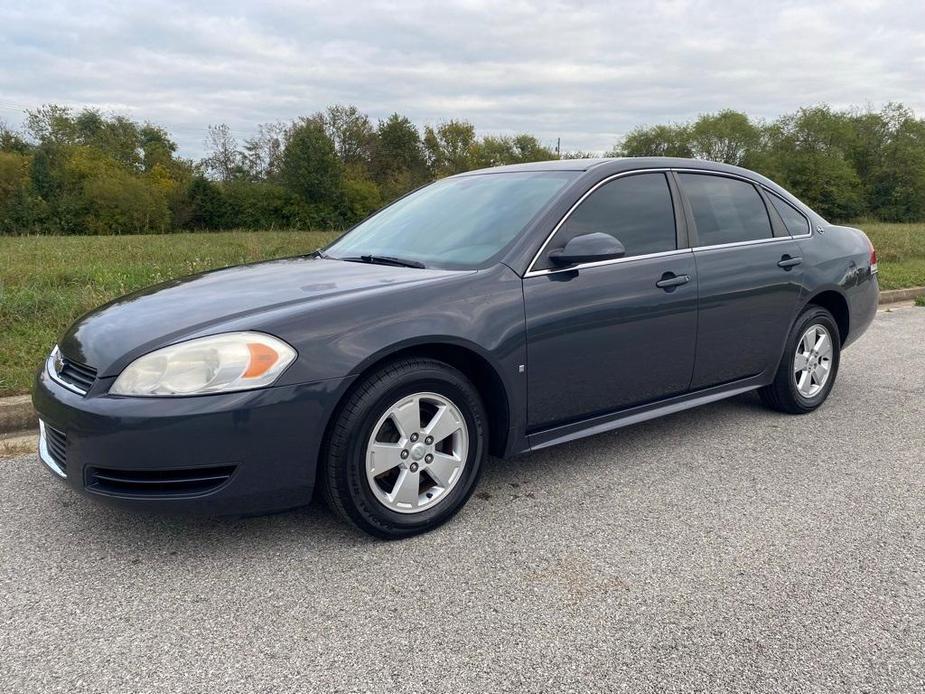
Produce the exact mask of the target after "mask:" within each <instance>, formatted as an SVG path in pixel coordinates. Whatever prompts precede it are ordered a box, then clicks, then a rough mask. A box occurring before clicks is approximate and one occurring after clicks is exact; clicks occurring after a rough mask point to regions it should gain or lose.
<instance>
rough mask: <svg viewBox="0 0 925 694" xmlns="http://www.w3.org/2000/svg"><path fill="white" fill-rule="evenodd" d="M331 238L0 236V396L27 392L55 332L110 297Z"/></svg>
mask: <svg viewBox="0 0 925 694" xmlns="http://www.w3.org/2000/svg"><path fill="white" fill-rule="evenodd" d="M335 236H336V234H333V233H323V232H299V231H288V232H274V231H261V232H246V231H232V232H223V233H215V234H166V235H151V236H17V237H3V238H0V395H14V394H17V393H25V392H27V391H28V390H29V388H30V386H31V382H32V376H33V374H34V372H35V369H36V367H37V365H38V364H39V363H40V362H41V360H42V359H43V357H44V355H45V354H46V353H47V352H48V350H49V349H50V347H51V346H52V345H54V344H55V342H56V341H57V339H58V337H59V336H60V334H61V332H62V331H63V330H65V329H66V328H67V326H69V325H70V324H71V323H72V322H73V321H74V319H76V318H77V317H78V316H80V315H82V314H83V313H85V312H87V311H89V310H90V309H92V308H95V307H96V306H99V305H100V304H102V303H104V302H106V301H109V300H110V299H112V298H114V297H117V296H120V295H122V294H125V293H127V292H131V291H133V290H135V289H140V288H142V287H147V286H150V285H152V284H157V283H158V282H163V281H165V280H168V279H171V278H173V277H180V276H183V275H190V274H193V273H196V272H202V271H203V270H209V269H212V268H216V267H223V266H226V265H235V264H237V263H247V262H252V261H255V260H263V259H266V258H279V257H283V256H287V255H298V254H301V253H309V252H311V251H313V250H314V249H315V248H317V247H318V246H321V245H324V244H325V243H327V242H328V241H330V240H331V239H333V238H334V237H335Z"/></svg>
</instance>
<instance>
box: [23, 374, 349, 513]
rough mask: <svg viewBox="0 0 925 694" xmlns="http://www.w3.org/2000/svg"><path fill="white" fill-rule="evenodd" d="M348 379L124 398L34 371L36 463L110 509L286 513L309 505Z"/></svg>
mask: <svg viewBox="0 0 925 694" xmlns="http://www.w3.org/2000/svg"><path fill="white" fill-rule="evenodd" d="M349 381H350V379H332V380H326V381H320V382H318V383H313V384H303V385H294V386H281V387H278V388H266V389H262V390H254V391H248V392H240V393H227V394H221V395H206V396H197V397H183V398H130V397H116V396H109V395H105V394H103V395H90V396H82V395H80V394H78V393H75V392H72V391H70V390H68V389H66V388H64V387H62V386H61V385H59V384H58V383H57V382H55V381H53V380H52V379H51V378H50V377H49V375H48V373H47V372H46V371H45V369H42V370H41V371H40V372H39V373H38V375H37V376H36V381H35V387H34V388H33V392H32V402H33V404H34V405H35V409H36V411H37V412H38V413H39V417H40V419H41V422H42V424H41V434H40V441H39V457H40V459H41V460H42V461H43V462H44V463H45V464H46V466H47V467H48V468H49V469H50V470H51V471H52V472H54V473H55V474H56V476H58V477H59V478H61V479H62V480H63V481H64V482H65V483H66V484H68V485H69V486H71V487H73V488H74V489H76V490H78V491H80V492H82V493H86V494H89V495H91V496H93V497H95V498H97V499H100V500H103V501H107V502H111V503H115V504H117V505H123V506H133V507H137V508H144V509H146V510H157V511H167V512H177V513H197V514H206V515H225V514H242V513H247V514H250V513H262V512H270V511H277V510H283V509H286V508H293V507H296V506H301V505H304V504H307V503H308V502H309V501H310V500H311V496H312V490H313V487H314V481H315V470H316V467H317V461H318V455H319V450H320V447H321V440H322V437H323V435H324V429H325V427H326V426H327V423H328V419H329V417H330V414H331V412H332V410H333V409H334V406H335V404H336V403H337V401H338V399H339V398H340V396H341V395H342V393H343V391H344V390H345V389H346V387H347V386H348V385H349ZM218 472H221V475H219V474H218ZM220 476H223V478H222V479H219V477H220ZM113 480H115V481H113ZM178 480H180V482H182V483H180V482H178ZM189 480H194V483H190V482H189Z"/></svg>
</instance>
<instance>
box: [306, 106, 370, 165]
mask: <svg viewBox="0 0 925 694" xmlns="http://www.w3.org/2000/svg"><path fill="white" fill-rule="evenodd" d="M316 118H317V119H318V120H319V121H320V122H321V123H322V124H323V125H324V129H325V132H326V133H327V135H328V137H329V138H330V139H331V142H332V143H334V150H335V151H336V152H337V156H338V157H339V158H340V160H341V162H342V163H343V164H344V166H347V167H351V168H353V169H354V170H357V171H362V172H363V173H364V174H365V173H366V172H367V171H368V170H369V167H370V162H371V159H372V153H373V148H374V145H375V138H376V131H375V129H374V128H373V126H372V123H370V121H369V116H367V115H366V114H364V113H360V111H359V110H358V109H357V107H356V106H341V105H337V106H329V107H328V109H327V110H326V111H325V112H324V113H319V114H317V116H316Z"/></svg>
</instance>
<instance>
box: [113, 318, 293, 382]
mask: <svg viewBox="0 0 925 694" xmlns="http://www.w3.org/2000/svg"><path fill="white" fill-rule="evenodd" d="M295 357H296V352H295V350H294V349H293V348H292V347H290V346H289V345H287V344H286V343H285V342H283V341H282V340H278V339H276V338H275V337H270V336H269V335H264V334H263V333H250V332H241V333H224V334H222V335H212V336H210V337H200V338H197V339H195V340H188V341H187V342H180V343H179V344H176V345H171V346H170V347H164V348H163V349H159V350H157V351H155V352H151V353H150V354H146V355H145V356H143V357H139V358H138V359H136V360H135V361H133V362H132V363H131V364H129V365H128V366H127V367H126V368H125V370H124V371H123V372H122V373H121V374H119V377H118V378H117V379H116V382H115V383H113V384H112V387H111V388H110V389H109V392H110V393H112V394H114V395H150V396H163V395H204V394H207V393H227V392H229V391H235V390H250V389H251V388H262V387H264V386H268V385H270V384H271V383H273V381H275V380H276V377H277V376H279V375H280V374H281V373H282V372H283V370H284V369H285V368H286V367H287V366H289V365H290V364H291V363H292V362H293V360H294V359H295Z"/></svg>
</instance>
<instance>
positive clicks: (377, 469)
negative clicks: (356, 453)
mask: <svg viewBox="0 0 925 694" xmlns="http://www.w3.org/2000/svg"><path fill="white" fill-rule="evenodd" d="M401 452H402V446H401V444H398V443H380V442H379V441H375V442H373V443H372V445H370V447H369V457H368V461H367V462H368V464H369V469H370V472H372V473H373V475H381V474H382V473H383V472H388V471H389V470H391V469H392V468H393V467H395V466H396V465H401V462H402V459H401Z"/></svg>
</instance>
